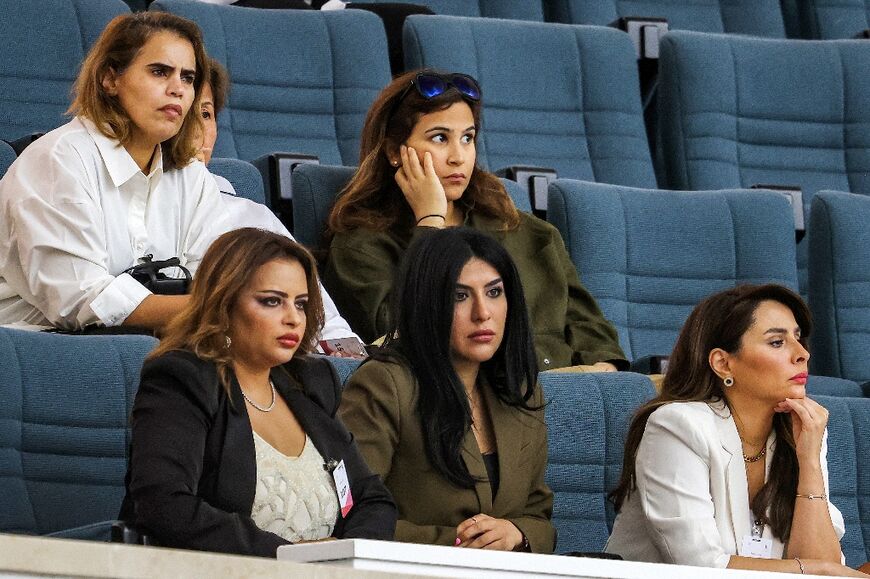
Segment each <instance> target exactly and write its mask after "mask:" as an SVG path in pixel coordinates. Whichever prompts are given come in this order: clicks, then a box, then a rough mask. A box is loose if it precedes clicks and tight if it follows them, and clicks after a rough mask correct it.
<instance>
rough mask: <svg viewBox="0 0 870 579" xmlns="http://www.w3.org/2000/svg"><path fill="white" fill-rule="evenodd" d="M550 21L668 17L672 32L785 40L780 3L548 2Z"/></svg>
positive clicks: (757, 0) (700, 0) (680, 0)
mask: <svg viewBox="0 0 870 579" xmlns="http://www.w3.org/2000/svg"><path fill="white" fill-rule="evenodd" d="M545 10H546V12H547V14H546V16H547V20H551V21H554V22H565V23H568V24H598V25H603V26H606V25H608V24H610V23H611V22H613V21H615V20H617V19H618V18H620V17H622V16H641V17H643V16H646V17H657V18H667V19H668V25H669V28H670V29H671V30H674V29H683V30H697V31H700V32H733V33H738V34H752V35H756V36H773V37H778V38H782V37H785V25H784V23H783V18H782V13H781V12H780V6H779V1H778V0H692V1H691V2H687V1H686V0H548V1H547V2H545Z"/></svg>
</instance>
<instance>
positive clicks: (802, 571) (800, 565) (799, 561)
mask: <svg viewBox="0 0 870 579" xmlns="http://www.w3.org/2000/svg"><path fill="white" fill-rule="evenodd" d="M794 560H795V561H797V564H798V568H799V569H800V570H801V575H805V574H806V571H804V562H803V561H801V560H800V559H798V558H797V557H795V558H794Z"/></svg>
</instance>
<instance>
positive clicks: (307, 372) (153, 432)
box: [120, 228, 396, 557]
mask: <svg viewBox="0 0 870 579" xmlns="http://www.w3.org/2000/svg"><path fill="white" fill-rule="evenodd" d="M322 325H323V306H322V304H321V300H320V292H319V291H318V282H317V270H316V266H315V264H314V259H313V258H312V257H311V255H310V254H309V253H308V252H307V251H306V250H305V249H304V248H303V247H302V246H301V245H299V244H298V243H296V242H294V241H292V240H290V239H288V238H287V237H285V236H283V235H279V234H276V233H271V232H268V231H263V230H260V229H254V228H243V229H238V230H235V231H231V232H229V233H225V234H224V235H222V236H221V237H219V238H218V239H217V240H216V241H215V242H214V243H213V244H212V246H211V247H210V248H209V250H208V251H207V252H206V254H205V257H204V258H203V261H202V266H201V267H200V273H199V275H198V276H197V277H196V278H195V279H194V281H193V288H192V292H191V295H190V301H189V302H188V305H187V307H186V308H185V309H184V310H183V311H182V312H181V313H180V314H179V315H178V316H177V317H176V318H175V319H174V320H173V321H172V323H171V324H170V326H169V327H168V329H167V331H166V335H165V336H164V338H163V340H161V342H160V345H159V346H158V347H157V349H156V350H155V351H154V352H152V354H151V355H150V356H149V358H148V360H147V361H146V363H145V366H144V367H143V369H142V379H141V384H140V386H139V391H138V392H137V394H136V400H135V402H134V404H133V413H132V417H131V425H132V442H131V450H130V466H129V470H128V474H127V497H126V498H125V499H124V504H123V506H122V509H121V515H120V518H121V519H123V520H125V521H127V522H128V523H130V524H132V525H134V526H135V527H137V528H138V530H139V531H141V532H143V533H145V534H147V535H149V536H150V537H152V539H154V540H156V542H157V544H160V545H164V546H167V547H178V548H186V549H201V550H208V551H218V552H225V553H238V554H244V555H259V556H263V557H274V556H275V551H276V549H277V548H278V547H279V546H280V545H283V544H287V543H296V542H304V541H312V540H322V539H326V538H328V537H336V538H353V537H359V538H369V539H391V538H392V536H393V529H394V527H395V520H396V508H395V505H394V504H393V502H392V500H391V499H390V495H389V493H388V492H387V490H386V489H385V488H384V485H383V483H381V481H380V480H379V479H378V477H377V476H376V475H373V474H372V473H371V471H369V469H368V467H367V466H366V464H365V462H364V461H363V459H362V457H361V456H360V454H359V451H358V450H357V448H356V446H355V445H354V443H353V439H352V438H351V436H350V434H349V433H348V432H347V430H345V428H344V426H343V425H342V423H341V421H340V420H339V419H338V418H337V417H336V416H335V413H336V411H337V409H338V403H339V398H340V392H341V382H340V381H339V379H338V376H337V375H336V372H335V370H334V369H333V368H332V366H331V365H330V364H329V363H328V362H327V361H325V360H322V359H316V358H309V357H308V356H306V354H308V353H309V352H311V351H312V350H313V348H314V343H315V340H316V336H317V334H318V333H319V332H320V328H321V326H322ZM345 490H346V491H347V494H345V493H344V491H345ZM339 497H344V498H345V499H347V500H343V499H341V498H339ZM350 497H352V498H350Z"/></svg>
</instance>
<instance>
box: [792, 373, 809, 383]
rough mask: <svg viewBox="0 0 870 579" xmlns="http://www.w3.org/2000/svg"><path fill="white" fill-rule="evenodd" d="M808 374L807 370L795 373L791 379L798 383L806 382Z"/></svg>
mask: <svg viewBox="0 0 870 579" xmlns="http://www.w3.org/2000/svg"><path fill="white" fill-rule="evenodd" d="M807 376H808V374H807V373H806V372H801V373H800V374H795V375H794V376H792V377H791V378H789V380H790V381H792V382H797V383H798V384H806V383H807Z"/></svg>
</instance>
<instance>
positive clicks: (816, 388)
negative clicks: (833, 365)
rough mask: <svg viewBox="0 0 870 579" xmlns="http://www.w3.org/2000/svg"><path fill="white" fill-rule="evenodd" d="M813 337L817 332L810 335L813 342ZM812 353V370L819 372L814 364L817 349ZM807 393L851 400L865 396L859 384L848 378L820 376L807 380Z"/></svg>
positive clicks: (813, 349)
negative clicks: (844, 397) (849, 398)
mask: <svg viewBox="0 0 870 579" xmlns="http://www.w3.org/2000/svg"><path fill="white" fill-rule="evenodd" d="M813 335H815V330H813V333H812V334H811V335H810V339H811V340H812V337H813ZM811 352H812V354H813V355H812V356H811V357H810V368H812V369H813V370H814V371H816V372H818V371H819V370H817V369H815V366H814V364H813V362H815V359H816V349H815V348H811ZM807 393H808V394H809V395H810V396H818V395H824V396H847V397H851V398H856V397H857V398H861V397H863V396H864V390H863V389H862V387H861V385H860V384H858V383H857V382H854V381H852V380H848V379H846V378H835V377H832V376H819V375H813V376H810V377H809V380H807Z"/></svg>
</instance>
